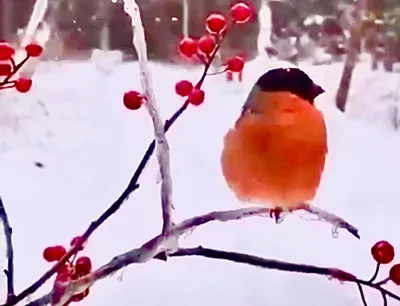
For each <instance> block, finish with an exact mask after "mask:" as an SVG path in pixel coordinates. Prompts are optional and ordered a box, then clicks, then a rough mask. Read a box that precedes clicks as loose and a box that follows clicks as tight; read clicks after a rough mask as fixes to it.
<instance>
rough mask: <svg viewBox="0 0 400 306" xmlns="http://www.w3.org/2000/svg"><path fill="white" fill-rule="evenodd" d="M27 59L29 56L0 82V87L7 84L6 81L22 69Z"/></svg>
mask: <svg viewBox="0 0 400 306" xmlns="http://www.w3.org/2000/svg"><path fill="white" fill-rule="evenodd" d="M29 59H30V56H26V57H25V58H24V59H23V60H22V61H21V62H20V63H19V64H18V65H16V66H15V68H14V69H13V71H12V72H11V73H10V74H9V75H8V76H7V77H6V78H5V79H4V80H3V81H2V82H0V86H3V85H5V84H7V83H8V81H9V80H10V79H11V78H12V77H13V76H14V75H15V74H16V73H17V72H18V71H19V70H20V69H21V68H22V66H23V65H25V63H26V62H27V61H28V60H29ZM14 64H15V63H14Z"/></svg>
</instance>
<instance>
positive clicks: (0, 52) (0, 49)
mask: <svg viewBox="0 0 400 306" xmlns="http://www.w3.org/2000/svg"><path fill="white" fill-rule="evenodd" d="M14 52H15V51H14V48H13V47H12V46H11V45H10V44H9V43H7V42H0V61H6V60H9V59H10V58H12V57H13V55H14Z"/></svg>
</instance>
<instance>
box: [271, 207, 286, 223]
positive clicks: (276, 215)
mask: <svg viewBox="0 0 400 306" xmlns="http://www.w3.org/2000/svg"><path fill="white" fill-rule="evenodd" d="M282 212H283V209H282V208H281V207H275V208H273V209H271V211H270V212H269V216H270V217H271V218H274V219H275V222H276V223H277V224H278V223H279V222H280V220H281V214H282Z"/></svg>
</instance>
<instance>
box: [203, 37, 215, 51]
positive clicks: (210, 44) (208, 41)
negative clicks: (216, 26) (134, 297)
mask: <svg viewBox="0 0 400 306" xmlns="http://www.w3.org/2000/svg"><path fill="white" fill-rule="evenodd" d="M215 45H216V44H215V39H214V37H213V36H211V35H204V36H203V37H201V38H200V39H199V50H200V51H201V52H203V53H204V54H210V53H211V52H213V51H214V49H215Z"/></svg>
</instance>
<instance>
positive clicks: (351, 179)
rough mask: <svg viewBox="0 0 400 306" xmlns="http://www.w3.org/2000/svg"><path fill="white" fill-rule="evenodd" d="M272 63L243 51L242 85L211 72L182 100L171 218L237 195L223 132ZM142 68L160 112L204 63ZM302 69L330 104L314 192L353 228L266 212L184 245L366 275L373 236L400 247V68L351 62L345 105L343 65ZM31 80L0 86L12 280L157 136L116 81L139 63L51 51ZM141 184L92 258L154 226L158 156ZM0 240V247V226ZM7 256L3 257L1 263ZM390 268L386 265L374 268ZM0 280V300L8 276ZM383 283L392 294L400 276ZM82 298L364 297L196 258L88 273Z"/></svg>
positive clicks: (23, 281)
mask: <svg viewBox="0 0 400 306" xmlns="http://www.w3.org/2000/svg"><path fill="white" fill-rule="evenodd" d="M277 65H279V64H276V63H275V64H274V66H277ZM270 67H271V63H269V62H268V61H267V60H265V59H256V60H255V61H253V62H250V63H248V65H247V66H246V68H245V71H244V82H243V83H242V84H228V83H226V82H225V77H224V76H210V77H209V78H207V81H206V83H205V86H204V88H205V90H206V101H205V103H204V105H202V106H201V107H197V108H194V107H191V108H189V110H188V111H187V112H186V113H185V114H184V115H183V116H182V117H181V118H180V119H179V121H178V122H177V123H176V124H175V125H174V127H173V128H172V129H171V131H170V132H169V133H168V139H169V140H170V146H171V155H172V161H171V162H172V165H171V166H172V175H173V179H174V193H173V200H174V205H175V207H176V210H175V212H174V217H175V219H176V220H182V219H183V218H186V217H190V216H193V215H194V214H200V213H205V212H208V211H211V210H219V209H234V208H239V207H241V205H242V204H240V203H239V202H238V200H236V198H235V197H234V196H233V194H232V193H231V192H230V191H229V189H228V187H227V186H226V185H225V182H224V180H223V178H222V175H221V171H220V164H219V159H220V152H221V149H222V138H223V135H224V134H225V133H226V131H227V130H228V129H229V128H230V127H231V126H232V125H233V123H234V121H235V120H236V118H237V116H238V114H239V111H240V108H241V106H242V103H243V101H244V99H245V98H246V96H247V93H248V91H249V90H250V88H251V86H252V84H253V82H254V81H255V80H256V79H257V78H258V76H259V75H260V74H262V73H263V72H265V71H266V70H267V69H269V68H270ZM103 68H104V67H103ZM151 68H152V72H153V79H154V86H155V92H156V96H157V100H158V104H159V107H160V110H161V112H162V115H163V117H164V118H167V117H168V116H169V115H171V114H172V113H173V112H174V111H175V110H176V109H177V108H178V107H179V106H180V105H181V103H183V100H181V99H180V98H178V97H177V96H176V95H175V93H174V84H175V82H176V81H178V80H180V79H186V78H187V79H189V80H191V81H193V82H195V81H196V80H197V79H198V78H199V76H200V73H201V71H200V70H197V69H195V70H185V69H183V68H177V67H169V66H161V65H159V64H157V65H156V64H154V65H151ZM301 68H303V69H304V70H305V71H307V72H308V73H309V74H310V76H311V77H312V78H313V79H314V80H315V81H316V82H317V83H319V84H320V85H322V86H323V87H324V88H325V90H326V91H327V93H326V94H324V95H322V96H320V98H319V100H318V102H317V106H318V107H319V108H320V109H321V110H322V111H323V112H324V114H325V116H326V121H327V126H328V129H329V130H328V132H329V145H330V147H329V150H330V151H329V158H328V161H327V165H326V169H325V173H324V177H323V181H322V184H321V187H320V192H319V193H318V196H317V198H316V199H315V204H316V205H317V206H319V207H321V208H323V209H326V210H329V211H331V212H333V213H335V214H337V215H340V216H341V217H343V218H345V219H346V220H348V221H349V222H350V223H352V224H354V225H355V226H356V227H358V228H359V229H360V234H361V237H362V239H361V240H360V241H358V240H356V239H355V238H354V237H352V236H350V235H349V234H347V233H346V232H342V231H341V232H340V235H339V237H338V238H337V239H335V238H333V236H332V227H331V226H330V225H327V224H324V223H320V222H312V221H309V220H304V219H301V218H299V217H298V216H289V217H287V218H286V219H285V220H284V222H283V223H282V224H280V225H276V224H274V223H273V222H272V221H271V220H269V219H263V218H254V219H246V220H243V221H236V222H231V223H228V224H219V223H217V224H209V225H206V226H204V227H202V228H200V229H198V230H196V231H195V232H194V233H192V234H191V235H190V236H188V237H185V238H183V239H182V246H197V245H200V244H201V245H203V246H208V247H215V248H220V249H224V250H232V251H241V252H247V253H250V254H254V255H258V256H263V257H268V258H274V259H281V260H288V261H293V262H297V263H307V264H314V265H322V266H335V267H338V268H343V269H346V270H348V271H349V272H352V273H354V274H356V275H358V276H359V277H361V278H364V279H367V278H369V277H370V276H371V274H372V273H373V270H374V268H375V263H374V261H373V260H372V258H371V256H370V246H371V245H372V244H373V243H374V242H376V241H377V240H380V239H387V240H389V241H390V242H392V243H393V244H394V245H395V246H397V247H398V248H400V236H399V235H398V220H399V217H398V215H397V213H398V212H399V208H398V205H399V203H398V199H399V198H400V188H399V184H400V180H399V176H400V162H399V159H400V131H398V132H396V131H395V130H394V128H393V124H392V122H393V121H392V119H393V108H394V107H397V106H398V104H396V103H398V102H397V99H398V94H399V93H398V90H399V86H400V85H399V84H400V79H399V75H398V74H395V73H394V74H387V73H384V72H372V71H370V70H369V68H368V65H367V64H360V65H359V66H358V67H357V69H356V71H355V77H354V79H353V87H352V90H351V93H350V101H349V107H348V112H347V113H346V114H345V115H342V114H341V113H339V112H338V111H337V110H336V109H335V107H334V95H335V92H336V88H337V84H338V82H339V77H340V74H341V70H342V66H341V64H333V65H329V66H328V65H322V66H314V67H312V66H304V65H303V66H301ZM102 71H103V72H102ZM33 79H34V86H33V88H32V91H31V92H30V93H28V94H24V95H22V94H17V93H14V92H10V93H2V94H1V95H0V150H1V153H0V186H1V187H0V195H1V196H2V198H3V200H4V203H5V205H6V208H7V209H8V213H9V218H10V222H11V224H12V226H13V228H14V236H13V238H14V247H15V256H16V258H15V264H16V276H15V277H16V287H17V288H16V289H17V292H19V291H20V290H21V289H23V288H25V287H26V286H27V285H29V284H31V283H32V282H33V281H34V280H36V279H37V278H38V276H40V275H41V274H42V273H43V272H44V271H45V270H46V269H48V268H49V267H50V266H49V264H48V263H46V262H45V261H44V260H43V259H42V251H43V249H44V248H45V247H46V246H48V245H54V244H65V245H67V244H68V243H69V241H70V239H71V238H72V237H73V236H75V235H77V234H79V233H81V232H83V230H85V229H86V227H87V226H88V224H89V222H90V221H91V220H93V219H95V218H97V217H98V216H99V215H100V214H101V213H102V212H103V211H104V210H105V209H106V208H107V207H108V206H109V205H110V204H111V203H112V202H113V201H114V200H115V199H116V198H117V197H118V196H119V195H120V193H121V192H122V191H123V189H124V188H125V186H126V184H127V182H128V181H129V179H130V177H131V174H132V173H133V171H134V170H135V169H136V166H137V164H138V162H139V160H140V158H141V157H142V154H143V153H144V151H145V149H146V148H147V145H148V143H149V141H150V140H151V139H152V126H151V120H150V118H149V117H148V114H147V112H146V111H145V110H144V109H141V110H139V111H136V112H131V111H128V110H126V109H125V108H124V107H123V104H122V95H123V92H124V91H126V90H128V89H139V90H140V83H139V79H138V67H137V65H136V63H126V64H121V65H118V66H116V67H115V68H113V69H111V70H110V69H109V70H108V72H107V73H104V69H103V70H99V67H96V65H95V64H94V63H91V62H88V63H67V62H64V63H53V64H51V63H47V64H42V65H41V66H39V67H38V70H37V71H36V73H35V75H34V78H33ZM35 162H41V163H43V164H44V168H38V167H36V166H35ZM140 183H141V188H140V189H139V190H138V191H136V192H135V193H134V194H133V195H132V196H131V197H130V198H129V200H128V201H127V202H126V203H125V205H124V206H123V208H122V209H121V210H120V211H119V212H118V213H117V214H116V215H114V216H113V217H111V218H110V219H109V221H107V222H106V224H105V225H104V226H103V227H101V228H100V230H98V231H97V232H96V233H95V234H94V235H93V238H92V239H91V240H90V241H89V244H88V246H87V248H86V250H85V254H88V255H90V256H91V258H92V259H93V262H94V265H95V266H99V265H102V264H104V263H106V262H107V261H109V260H110V259H111V258H112V257H113V256H114V255H116V254H119V253H122V252H125V251H127V250H129V249H131V248H133V247H136V246H139V245H140V244H141V243H142V242H145V241H146V240H147V239H148V238H150V237H151V236H154V235H156V234H157V233H158V232H159V230H160V228H161V209H160V206H161V205H160V199H159V185H158V184H157V163H156V160H155V159H154V158H153V159H152V161H151V163H150V164H149V166H148V167H147V168H146V170H145V172H144V175H143V176H142V179H141V181H140ZM0 248H3V249H4V239H3V236H0ZM398 254H399V256H397V260H398V261H400V251H399V252H398ZM4 265H5V258H4V257H2V258H1V260H0V266H1V268H2V269H3V267H4ZM384 273H386V274H384ZM386 276H387V270H386V269H383V270H382V277H386ZM0 280H1V281H2V282H1V283H0V299H1V300H2V299H3V298H4V293H5V277H4V276H3V275H1V279H0ZM50 285H51V282H49V283H48V284H47V285H46V286H44V287H43V288H42V289H41V290H40V291H39V292H38V293H37V294H35V296H34V297H39V296H40V295H41V294H43V293H46V292H47V291H48V290H49V289H50ZM392 289H393V290H394V291H395V292H396V291H397V292H399V293H400V288H392ZM367 294H368V298H369V300H370V305H381V303H382V302H381V297H380V295H379V294H378V293H376V292H369V291H367ZM395 304H396V303H395V302H394V301H389V305H395ZM81 305H96V306H103V305H104V306H106V305H107V306H109V305H150V306H158V305H175V306H179V305H182V306H183V305H191V306H203V305H208V306H222V305H231V306H244V305H252V306H258V305H260V306H261V305H263V306H265V305H273V306H275V305H276V306H278V305H279V306H289V305H290V306H293V305H313V306H314V305H315V306H316V305H324V306H338V305H339V306H358V305H361V301H360V297H359V294H358V290H357V287H356V285H354V284H346V285H341V284H340V283H339V282H337V281H330V280H328V279H327V278H325V277H318V276H307V275H298V274H293V273H283V272H276V271H268V270H261V269H256V268H252V267H248V266H243V265H239V264H233V263H227V262H222V261H215V260H207V259H203V258H193V257H192V258H179V259H171V260H170V261H168V263H163V262H156V261H152V262H149V263H148V264H145V265H135V266H130V267H128V268H126V269H125V270H124V271H122V272H119V273H117V274H116V275H115V276H113V277H112V278H110V279H107V280H105V281H101V282H99V283H97V284H96V285H95V286H94V287H93V288H92V289H91V294H90V295H89V297H88V298H86V299H85V300H84V301H83V302H81Z"/></svg>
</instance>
